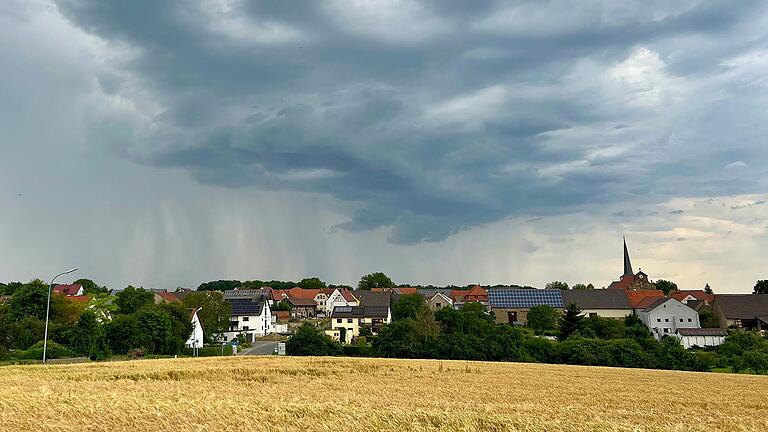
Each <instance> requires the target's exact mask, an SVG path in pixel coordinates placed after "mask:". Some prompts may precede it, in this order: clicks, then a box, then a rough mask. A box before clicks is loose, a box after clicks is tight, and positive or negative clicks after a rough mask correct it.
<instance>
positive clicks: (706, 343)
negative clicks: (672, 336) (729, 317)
mask: <svg viewBox="0 0 768 432" xmlns="http://www.w3.org/2000/svg"><path fill="white" fill-rule="evenodd" d="M726 336H728V330H726V329H721V328H679V329H677V337H678V338H679V339H680V343H681V344H682V345H683V347H684V348H685V349H688V348H691V347H694V346H699V347H714V346H718V345H720V344H722V343H723V342H724V341H725V337H726Z"/></svg>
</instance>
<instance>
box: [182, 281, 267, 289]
mask: <svg viewBox="0 0 768 432" xmlns="http://www.w3.org/2000/svg"><path fill="white" fill-rule="evenodd" d="M242 285H243V283H242V282H240V281H239V280H217V281H211V282H204V283H201V284H200V286H198V287H197V290H198V291H229V290H233V289H235V288H239V287H241V286H242ZM257 288H260V287H257Z"/></svg>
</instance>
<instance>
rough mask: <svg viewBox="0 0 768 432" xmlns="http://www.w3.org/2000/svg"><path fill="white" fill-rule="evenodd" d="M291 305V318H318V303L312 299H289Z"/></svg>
mask: <svg viewBox="0 0 768 432" xmlns="http://www.w3.org/2000/svg"><path fill="white" fill-rule="evenodd" d="M286 301H287V302H288V303H290V305H291V318H294V319H307V318H315V317H317V303H316V302H315V299H312V298H301V297H288V299H286Z"/></svg>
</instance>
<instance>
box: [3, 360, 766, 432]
mask: <svg viewBox="0 0 768 432" xmlns="http://www.w3.org/2000/svg"><path fill="white" fill-rule="evenodd" d="M767 394H768V377H765V376H748V375H728V374H713V373H690V372H674V371H669V372H667V371H650V370H632V369H613V368H597V367H582V366H564V365H539V364H519V363H482V362H462V361H437V360H384V359H350V358H295V357H288V358H286V357H227V358H207V359H168V360H140V361H132V362H111V363H94V364H74V365H55V366H54V365H49V366H41V365H35V366H7V367H0V430H2V431H38V430H43V431H81V430H82V431H85V430H88V431H262V430H264V431H266V430H271V431H283V430H287V431H409V430H413V431H431V430H448V431H451V430H465V431H470V430H487V431H572V430H594V431H665V432H666V431H688V430H693V431H768V399H766V395H767Z"/></svg>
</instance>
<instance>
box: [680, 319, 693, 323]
mask: <svg viewBox="0 0 768 432" xmlns="http://www.w3.org/2000/svg"><path fill="white" fill-rule="evenodd" d="M680 321H682V320H680ZM688 322H693V319H691V318H688Z"/></svg>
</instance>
